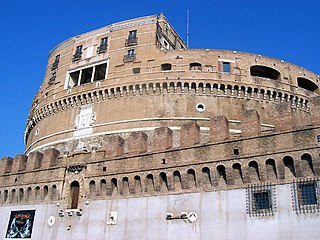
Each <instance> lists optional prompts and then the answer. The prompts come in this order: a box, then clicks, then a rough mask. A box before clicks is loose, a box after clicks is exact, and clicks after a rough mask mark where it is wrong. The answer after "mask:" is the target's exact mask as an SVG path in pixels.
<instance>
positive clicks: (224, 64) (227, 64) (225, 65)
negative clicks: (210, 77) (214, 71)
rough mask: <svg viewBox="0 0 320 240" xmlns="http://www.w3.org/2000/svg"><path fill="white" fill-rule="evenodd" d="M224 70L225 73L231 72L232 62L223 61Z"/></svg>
mask: <svg viewBox="0 0 320 240" xmlns="http://www.w3.org/2000/svg"><path fill="white" fill-rule="evenodd" d="M222 71H223V72H224V73H230V72H231V68H230V63H229V62H223V63H222Z"/></svg>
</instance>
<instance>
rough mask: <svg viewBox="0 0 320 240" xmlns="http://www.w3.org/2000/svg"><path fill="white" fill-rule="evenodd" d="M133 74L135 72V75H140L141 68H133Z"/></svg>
mask: <svg viewBox="0 0 320 240" xmlns="http://www.w3.org/2000/svg"><path fill="white" fill-rule="evenodd" d="M132 72H133V74H138V73H140V68H139V67H137V68H132Z"/></svg>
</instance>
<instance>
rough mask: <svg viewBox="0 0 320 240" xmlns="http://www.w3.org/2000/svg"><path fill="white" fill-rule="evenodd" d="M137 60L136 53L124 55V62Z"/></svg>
mask: <svg viewBox="0 0 320 240" xmlns="http://www.w3.org/2000/svg"><path fill="white" fill-rule="evenodd" d="M135 60H136V54H130V55H129V54H126V55H124V56H123V62H133V61H135Z"/></svg>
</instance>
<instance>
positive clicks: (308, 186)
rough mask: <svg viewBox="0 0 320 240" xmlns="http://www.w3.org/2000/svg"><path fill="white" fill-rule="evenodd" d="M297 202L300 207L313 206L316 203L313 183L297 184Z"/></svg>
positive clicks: (314, 184)
mask: <svg viewBox="0 0 320 240" xmlns="http://www.w3.org/2000/svg"><path fill="white" fill-rule="evenodd" d="M298 201H299V204H300V205H313V204H317V203H318V201H317V192H316V183H315V182H309V183H300V184H298Z"/></svg>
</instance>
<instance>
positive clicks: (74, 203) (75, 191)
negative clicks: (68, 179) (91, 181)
mask: <svg viewBox="0 0 320 240" xmlns="http://www.w3.org/2000/svg"><path fill="white" fill-rule="evenodd" d="M79 193H80V185H79V182H77V181H74V182H72V183H71V209H77V208H78V201H79Z"/></svg>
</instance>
